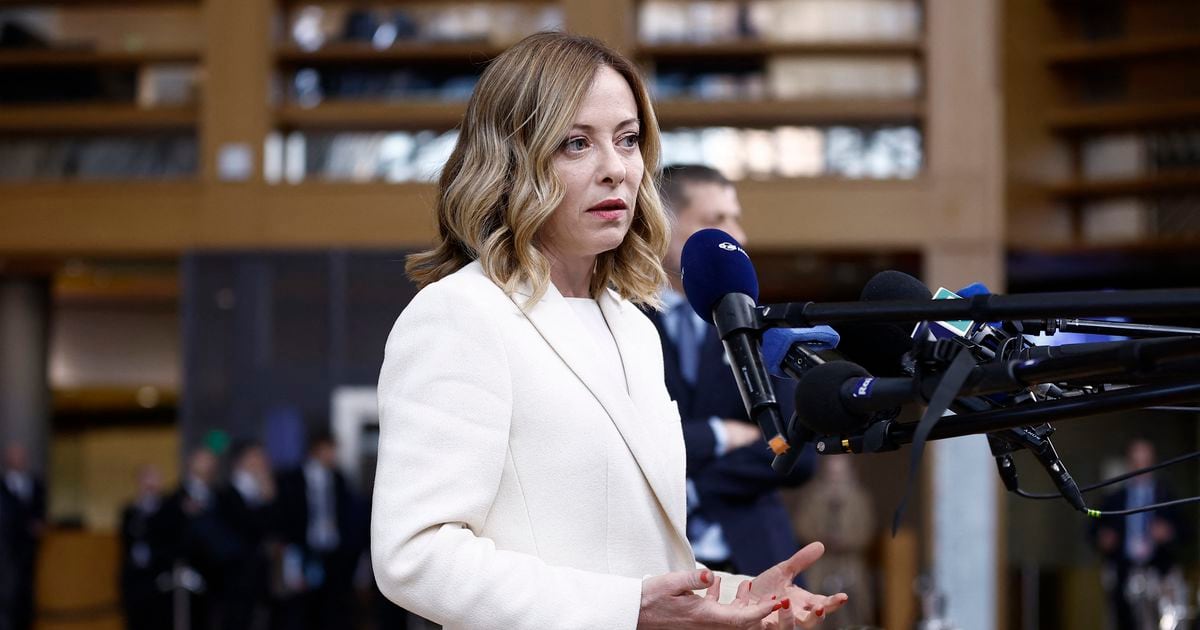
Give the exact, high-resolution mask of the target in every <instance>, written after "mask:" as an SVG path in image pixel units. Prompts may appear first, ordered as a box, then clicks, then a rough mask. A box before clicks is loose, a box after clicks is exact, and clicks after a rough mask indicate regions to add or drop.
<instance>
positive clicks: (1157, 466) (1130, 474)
mask: <svg viewBox="0 0 1200 630" xmlns="http://www.w3.org/2000/svg"><path fill="white" fill-rule="evenodd" d="M1196 458H1200V451H1196V452H1194V453H1188V454H1186V455H1180V456H1179V457H1176V458H1173V459H1168V460H1167V461H1165V462H1159V463H1157V464H1155V465H1153V466H1147V467H1145V468H1140V469H1138V470H1134V471H1130V472H1127V473H1125V474H1123V475H1118V476H1116V477H1113V478H1112V479H1106V480H1104V481H1099V482H1096V483H1094V484H1092V485H1090V486H1083V487H1081V488H1079V491H1080V492H1091V491H1092V490H1099V489H1100V488H1103V487H1105V486H1111V485H1113V484H1114V483H1120V482H1122V481H1125V480H1126V479H1129V478H1131V477H1137V476H1138V475H1144V474H1146V473H1148V472H1154V471H1156V470H1158V469H1160V468H1166V467H1167V466H1174V465H1175V464H1178V463H1180V462H1186V461H1188V460H1191V459H1196ZM1013 492H1015V493H1016V494H1017V496H1020V497H1024V498H1026V499H1038V500H1046V499H1061V498H1062V495H1061V494H1058V493H1047V494H1039V493H1035V492H1026V491H1024V490H1022V489H1020V488H1017V489H1016V490H1014V491H1013ZM1106 515H1107V513H1106Z"/></svg>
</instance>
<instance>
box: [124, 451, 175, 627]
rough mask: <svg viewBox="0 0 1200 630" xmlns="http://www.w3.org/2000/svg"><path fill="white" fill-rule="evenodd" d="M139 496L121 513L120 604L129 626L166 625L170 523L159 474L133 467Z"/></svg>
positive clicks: (171, 545)
mask: <svg viewBox="0 0 1200 630" xmlns="http://www.w3.org/2000/svg"><path fill="white" fill-rule="evenodd" d="M137 489H138V491H137V497H136V498H134V500H133V501H132V502H131V503H130V504H129V505H127V506H125V509H124V510H123V511H122V513H121V608H122V610H123V611H124V613H125V627H126V628H128V630H158V629H160V628H170V627H171V624H172V617H171V593H170V586H171V579H172V574H171V570H172V564H173V562H174V557H175V546H174V541H175V535H176V532H175V530H174V525H175V524H174V523H173V522H172V520H171V515H170V514H169V513H168V510H166V509H164V508H165V503H166V501H165V499H164V497H163V476H162V471H160V470H159V469H158V468H157V467H156V466H154V465H151V464H147V465H145V466H141V467H139V468H138V471H137Z"/></svg>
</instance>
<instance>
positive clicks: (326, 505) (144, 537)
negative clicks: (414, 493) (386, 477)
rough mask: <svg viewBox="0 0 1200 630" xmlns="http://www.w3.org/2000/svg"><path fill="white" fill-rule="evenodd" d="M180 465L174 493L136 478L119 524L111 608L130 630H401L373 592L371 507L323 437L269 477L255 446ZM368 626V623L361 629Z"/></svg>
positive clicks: (153, 477)
mask: <svg viewBox="0 0 1200 630" xmlns="http://www.w3.org/2000/svg"><path fill="white" fill-rule="evenodd" d="M227 465H228V474H227V475H222V474H221V471H222V469H223V466H222V462H221V461H220V459H219V457H218V456H217V454H216V453H215V452H214V451H213V450H211V449H209V448H200V449H197V450H195V451H193V452H192V453H190V454H189V456H188V458H187V462H186V467H185V470H184V472H183V477H182V479H181V480H180V483H179V487H178V488H176V489H174V490H172V491H169V492H168V491H166V489H165V488H164V487H163V485H164V484H163V475H162V473H161V471H159V470H158V469H156V468H154V467H152V466H146V467H143V468H142V469H141V470H140V471H139V472H138V476H137V483H138V494H137V497H136V498H135V499H134V500H133V502H132V503H130V504H129V505H128V506H127V507H126V508H125V510H124V513H123V515H122V519H121V553H122V560H121V596H122V602H121V603H122V607H123V609H124V613H125V618H126V621H127V627H128V628H130V629H131V630H142V629H146V630H149V629H155V630H162V629H166V628H174V629H176V630H184V629H190V630H218V629H219V630H246V629H272V630H274V629H283V630H293V629H296V630H310V629H322V630H324V629H328V628H335V627H341V628H347V627H349V628H355V627H363V626H364V625H379V626H390V627H404V623H405V621H404V619H405V616H406V615H405V613H404V612H403V611H401V610H399V609H395V608H394V607H391V605H390V604H387V603H386V602H384V601H383V600H382V598H381V597H380V596H379V595H378V592H377V591H374V586H373V585H374V580H373V578H372V576H371V571H370V567H369V565H368V563H367V560H366V556H367V554H366V549H367V532H368V523H369V513H370V510H369V506H368V504H367V502H366V500H365V498H364V497H362V496H360V495H359V494H358V493H356V492H355V491H354V490H353V489H352V488H351V487H350V486H349V485H348V484H347V482H346V480H345V479H344V478H343V476H342V474H341V473H340V472H338V470H337V467H336V465H335V445H334V442H333V439H332V438H331V437H330V435H329V434H327V433H323V434H318V435H316V436H314V437H312V438H311V439H310V440H309V443H308V448H307V453H306V456H305V458H304V460H303V461H302V463H301V464H300V465H299V466H298V467H296V468H292V469H289V470H283V471H274V470H273V468H272V463H271V461H270V458H269V457H268V455H267V451H266V450H265V449H264V448H263V447H262V446H261V445H260V444H258V443H254V442H247V443H242V444H238V445H236V446H235V447H234V448H233V449H231V450H230V452H229V460H228V462H227ZM370 622H375V623H370Z"/></svg>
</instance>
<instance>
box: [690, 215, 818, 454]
mask: <svg viewBox="0 0 1200 630" xmlns="http://www.w3.org/2000/svg"><path fill="white" fill-rule="evenodd" d="M681 262H682V265H681V268H682V272H683V290H684V293H685V294H686V295H687V299H688V302H689V303H690V304H691V305H692V308H693V309H694V310H695V311H696V314H697V315H699V316H700V317H701V318H703V319H704V320H705V321H708V322H709V323H711V324H714V325H715V326H716V327H717V333H718V335H719V336H720V337H721V343H722V345H724V346H725V354H726V356H727V357H728V358H729V366H730V368H731V369H732V370H733V376H734V380H735V381H736V382H737V387H738V393H740V394H741V396H742V403H743V404H745V405H746V413H747V415H749V416H750V419H751V420H754V421H755V422H756V423H758V426H759V428H760V429H761V430H762V433H763V437H765V438H767V445H768V446H770V447H771V452H773V453H774V454H775V460H774V461H773V462H772V463H771V467H772V468H773V469H774V470H775V471H776V472H778V473H781V474H786V473H787V472H789V471H791V469H792V467H793V466H794V465H795V463H796V461H797V458H798V457H799V455H800V449H792V448H791V446H790V444H789V443H788V439H787V429H786V426H785V424H784V421H783V417H782V412H780V410H779V403H778V401H777V400H776V399H775V392H774V390H773V389H772V387H771V381H770V378H769V377H768V376H767V370H766V369H765V367H764V366H763V361H762V355H761V352H760V343H761V331H762V328H763V325H762V319H761V316H760V315H759V312H758V310H757V302H758V275H757V273H756V272H755V271H754V264H753V263H751V262H750V256H749V255H747V254H746V251H745V250H744V249H742V246H741V245H740V244H738V242H737V240H735V239H734V238H733V237H732V236H730V235H728V234H726V233H725V232H722V231H721V230H716V229H705V230H700V231H699V232H696V233H695V234H693V235H692V236H691V237H689V238H688V240H687V242H686V243H684V245H683V253H682V256H681Z"/></svg>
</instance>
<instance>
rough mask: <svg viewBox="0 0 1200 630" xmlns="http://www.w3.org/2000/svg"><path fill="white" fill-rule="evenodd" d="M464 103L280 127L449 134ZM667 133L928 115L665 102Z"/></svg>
mask: <svg viewBox="0 0 1200 630" xmlns="http://www.w3.org/2000/svg"><path fill="white" fill-rule="evenodd" d="M465 109H466V104H465V103H447V102H444V101H428V102H425V101H415V102H395V103H381V102H369V101H365V102H347V101H341V102H336V101H335V102H329V103H325V104H322V105H318V106H316V107H311V108H304V107H300V106H297V105H286V106H284V107H282V108H280V109H279V110H278V112H277V122H278V124H279V125H280V126H281V127H284V128H289V129H410V130H416V129H450V128H453V127H456V126H458V124H459V123H460V122H462V117H463V113H464V112H465ZM654 109H655V112H656V113H657V114H658V120H659V123H660V124H661V125H662V126H663V127H664V128H667V127H698V126H703V127H712V126H734V127H774V126H780V125H812V124H825V123H878V122H897V121H915V120H919V119H920V118H921V117H922V116H923V115H924V107H923V106H922V104H921V103H920V102H919V101H916V100H908V99H906V100H881V101H864V100H814V101H777V100H763V101H682V100H679V101H661V102H659V103H658V104H656V105H655V107H654Z"/></svg>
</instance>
